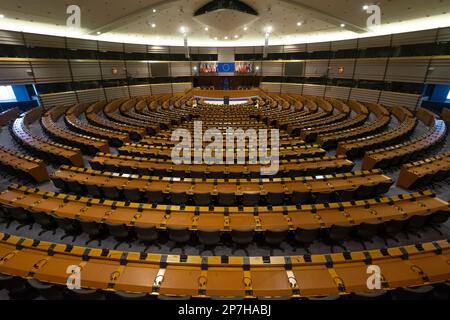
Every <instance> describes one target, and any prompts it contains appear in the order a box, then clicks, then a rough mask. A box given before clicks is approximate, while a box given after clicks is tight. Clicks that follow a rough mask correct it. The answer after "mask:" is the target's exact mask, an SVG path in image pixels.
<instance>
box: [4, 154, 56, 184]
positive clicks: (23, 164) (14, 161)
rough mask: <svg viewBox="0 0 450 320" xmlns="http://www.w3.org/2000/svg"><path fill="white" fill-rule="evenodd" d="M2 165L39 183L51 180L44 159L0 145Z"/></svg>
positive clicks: (15, 173)
mask: <svg viewBox="0 0 450 320" xmlns="http://www.w3.org/2000/svg"><path fill="white" fill-rule="evenodd" d="M0 166H1V167H2V169H3V170H6V171H12V173H13V174H14V175H17V176H21V177H25V178H31V179H33V180H35V181H36V182H37V183H41V182H44V181H48V180H50V177H49V175H48V172H47V167H46V165H45V163H44V161H43V160H41V159H36V158H33V157H30V156H28V155H25V154H22V153H20V152H17V151H13V150H10V149H7V148H5V147H2V146H0Z"/></svg>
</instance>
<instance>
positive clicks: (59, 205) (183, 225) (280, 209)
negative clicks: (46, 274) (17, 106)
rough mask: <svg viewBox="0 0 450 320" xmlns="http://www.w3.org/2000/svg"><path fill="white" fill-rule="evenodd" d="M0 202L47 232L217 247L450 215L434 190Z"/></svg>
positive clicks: (382, 229) (4, 197)
mask: <svg viewBox="0 0 450 320" xmlns="http://www.w3.org/2000/svg"><path fill="white" fill-rule="evenodd" d="M0 206H1V208H2V210H1V213H2V217H3V218H5V219H12V220H17V221H19V222H21V223H24V224H28V223H32V222H36V223H38V224H40V225H41V226H42V227H43V228H45V229H49V228H56V227H57V226H59V227H61V228H62V229H64V230H65V231H66V232H67V233H69V234H73V233H74V232H80V231H81V230H82V231H84V232H86V233H88V234H89V235H91V236H97V235H99V234H102V233H105V232H109V233H110V234H111V235H113V236H115V237H117V238H120V239H127V238H134V237H137V238H138V239H140V240H143V241H146V240H149V237H150V236H152V239H151V240H157V239H158V230H160V231H167V232H168V234H169V237H170V238H173V239H174V240H175V241H177V242H186V241H188V240H189V239H190V236H191V235H192V234H193V233H197V235H198V237H199V238H200V242H203V240H204V239H206V238H207V239H208V243H209V244H217V243H218V242H219V241H220V240H221V237H222V234H223V233H228V234H230V235H231V237H232V239H235V240H236V241H237V242H239V243H242V242H243V240H244V239H247V240H246V243H251V242H252V241H253V237H254V235H255V234H256V233H262V234H264V237H265V240H266V241H267V242H268V243H272V244H273V243H279V242H282V241H283V240H285V238H286V237H287V236H288V232H290V233H292V234H293V236H294V237H295V239H296V240H297V241H299V242H311V241H314V240H315V239H316V238H318V237H319V236H320V237H329V238H331V239H333V240H343V239H347V238H348V237H349V236H350V235H351V234H353V233H355V234H356V235H358V236H361V237H364V238H367V239H370V238H372V237H373V236H375V235H376V234H377V233H386V234H389V235H395V234H396V233H399V232H401V231H402V230H404V229H406V230H418V229H420V228H421V227H423V226H424V225H425V224H430V225H439V224H441V223H444V222H446V221H447V219H448V217H449V215H450V208H449V204H448V203H447V202H445V201H443V200H440V199H438V198H436V197H435V196H434V195H433V194H432V193H431V192H429V191H426V192H420V193H413V194H405V195H400V196H395V197H386V198H375V199H370V200H364V201H352V202H339V203H329V204H325V205H323V204H318V205H298V206H273V207H254V208H251V207H246V208H227V207H214V206H210V207H199V206H181V207H180V206H171V205H161V204H158V205H151V204H144V203H131V202H120V201H109V200H104V199H95V198H84V197H80V196H73V195H68V194H61V193H54V192H45V191H40V190H39V189H35V188H27V187H20V186H17V185H12V186H10V187H9V189H8V190H7V191H4V192H3V193H2V194H0ZM182 234H183V235H182ZM180 236H181V238H182V239H185V240H183V241H182V240H180ZM205 241H206V240H205Z"/></svg>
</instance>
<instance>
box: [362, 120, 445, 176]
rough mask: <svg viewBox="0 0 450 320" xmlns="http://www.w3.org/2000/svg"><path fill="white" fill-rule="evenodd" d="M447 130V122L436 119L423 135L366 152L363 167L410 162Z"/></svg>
mask: <svg viewBox="0 0 450 320" xmlns="http://www.w3.org/2000/svg"><path fill="white" fill-rule="evenodd" d="M446 132H447V127H446V125H445V122H444V121H442V120H436V121H435V122H434V124H433V125H432V127H430V129H429V130H428V132H427V133H426V134H424V135H423V136H421V137H419V138H417V139H412V140H409V141H407V142H405V143H402V144H399V145H395V146H391V147H387V148H383V149H376V150H373V151H369V152H366V154H365V156H364V159H363V163H362V168H363V169H364V170H369V169H373V168H382V169H385V168H388V167H393V166H397V165H399V164H402V163H405V162H408V161H409V160H410V159H414V158H417V157H418V156H420V154H421V153H423V152H424V151H426V150H428V149H429V148H431V147H433V146H434V145H436V144H437V143H439V142H440V141H441V140H442V139H443V138H444V137H445V134H446Z"/></svg>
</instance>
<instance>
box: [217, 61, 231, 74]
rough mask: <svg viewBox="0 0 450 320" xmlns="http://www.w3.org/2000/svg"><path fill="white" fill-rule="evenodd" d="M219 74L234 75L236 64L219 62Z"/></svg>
mask: <svg viewBox="0 0 450 320" xmlns="http://www.w3.org/2000/svg"><path fill="white" fill-rule="evenodd" d="M217 72H218V73H230V72H233V73H234V62H219V63H218V64H217Z"/></svg>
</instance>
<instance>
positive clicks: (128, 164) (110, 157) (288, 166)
mask: <svg viewBox="0 0 450 320" xmlns="http://www.w3.org/2000/svg"><path fill="white" fill-rule="evenodd" d="M90 164H91V167H92V168H93V169H95V170H100V171H113V172H124V173H133V174H141V175H153V176H163V177H169V176H174V177H191V178H235V179H238V178H241V179H242V178H246V177H251V178H258V177H259V176H260V173H261V165H259V164H247V165H220V164H215V165H206V164H205V165H186V164H180V165H174V164H173V162H172V161H170V160H165V159H150V158H139V157H131V156H123V155H114V154H103V153H98V154H97V155H96V156H95V157H94V158H92V159H91V160H90ZM353 166H354V163H353V162H351V161H349V160H347V159H346V158H345V157H344V156H336V157H322V158H306V159H293V160H282V161H281V162H280V163H279V170H278V173H277V174H276V175H275V176H280V177H282V176H290V177H296V176H300V175H303V176H315V175H320V174H331V173H343V172H349V171H351V170H352V168H353Z"/></svg>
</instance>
